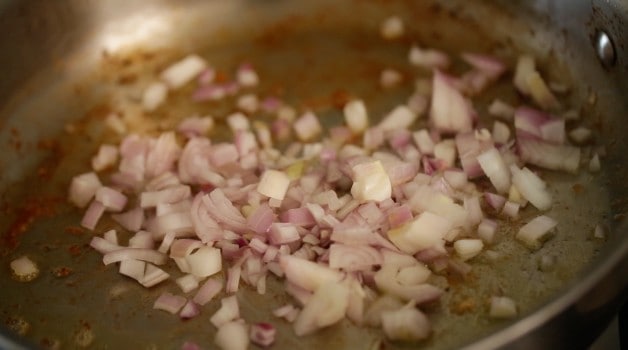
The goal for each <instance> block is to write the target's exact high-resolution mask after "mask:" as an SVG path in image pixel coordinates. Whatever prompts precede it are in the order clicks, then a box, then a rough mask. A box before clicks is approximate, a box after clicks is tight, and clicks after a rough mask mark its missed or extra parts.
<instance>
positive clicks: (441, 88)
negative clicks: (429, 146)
mask: <svg viewBox="0 0 628 350" xmlns="http://www.w3.org/2000/svg"><path fill="white" fill-rule="evenodd" d="M451 79H452V78H451V77H449V76H447V75H445V74H444V73H441V72H440V71H438V70H436V71H434V80H433V83H432V84H433V86H434V91H433V92H432V104H431V109H430V121H431V122H432V125H433V126H434V128H436V129H437V130H439V131H442V132H448V133H453V132H465V131H470V130H471V129H472V128H473V118H474V117H473V115H474V112H473V109H472V107H471V105H470V103H469V102H468V101H467V100H466V99H465V98H464V96H463V95H462V94H461V93H460V91H458V90H457V89H456V88H455V87H454V86H453V84H452V82H451Z"/></svg>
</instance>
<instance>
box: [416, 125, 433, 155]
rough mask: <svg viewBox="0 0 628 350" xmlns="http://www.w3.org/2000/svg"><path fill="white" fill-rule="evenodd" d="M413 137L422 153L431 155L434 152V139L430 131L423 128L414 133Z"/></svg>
mask: <svg viewBox="0 0 628 350" xmlns="http://www.w3.org/2000/svg"><path fill="white" fill-rule="evenodd" d="M412 137H413V138H414V143H416V145H417V147H418V148H419V151H420V152H421V153H422V154H426V155H431V154H433V153H434V140H433V139H432V137H431V136H430V133H429V131H427V130H426V129H421V130H419V131H416V132H415V133H413V134H412Z"/></svg>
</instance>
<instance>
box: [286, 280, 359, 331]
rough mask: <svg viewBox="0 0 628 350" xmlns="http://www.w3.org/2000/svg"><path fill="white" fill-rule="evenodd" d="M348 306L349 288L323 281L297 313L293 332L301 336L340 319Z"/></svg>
mask: <svg viewBox="0 0 628 350" xmlns="http://www.w3.org/2000/svg"><path fill="white" fill-rule="evenodd" d="M348 306H349V289H348V288H347V287H346V286H345V285H344V284H341V283H335V282H328V283H324V284H322V285H321V286H320V287H318V288H317V289H316V291H315V292H314V295H312V298H311V299H310V300H309V301H308V303H307V304H305V307H304V308H303V310H301V312H300V313H299V316H298V317H297V319H296V320H295V322H294V333H295V334H296V335H297V336H303V335H307V334H311V333H313V332H314V331H316V330H318V329H320V328H323V327H327V326H330V325H332V324H334V323H336V322H338V321H340V320H342V318H343V317H344V316H345V313H346V312H347V308H348Z"/></svg>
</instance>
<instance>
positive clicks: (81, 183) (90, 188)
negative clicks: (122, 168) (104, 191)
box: [70, 172, 102, 208]
mask: <svg viewBox="0 0 628 350" xmlns="http://www.w3.org/2000/svg"><path fill="white" fill-rule="evenodd" d="M101 187H102V184H101V183H100V180H99V179H98V175H96V173H94V172H90V173H85V174H81V175H77V176H75V177H73V178H72V183H71V184H70V201H71V202H72V203H74V205H76V206H77V207H79V208H84V207H85V206H86V205H87V204H88V203H89V201H90V200H92V198H93V197H94V195H95V194H96V191H97V190H98V189H99V188H101Z"/></svg>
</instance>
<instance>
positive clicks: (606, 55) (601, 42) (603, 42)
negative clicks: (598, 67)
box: [595, 31, 617, 68]
mask: <svg viewBox="0 0 628 350" xmlns="http://www.w3.org/2000/svg"><path fill="white" fill-rule="evenodd" d="M595 52H596V53H597V57H598V58H599V59H600V61H602V64H603V65H604V67H606V68H611V67H613V66H614V65H615V61H616V60H617V56H616V55H615V46H614V45H613V41H612V40H611V38H610V37H609V36H608V34H606V33H605V32H604V31H599V32H598V33H597V35H596V37H595Z"/></svg>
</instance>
